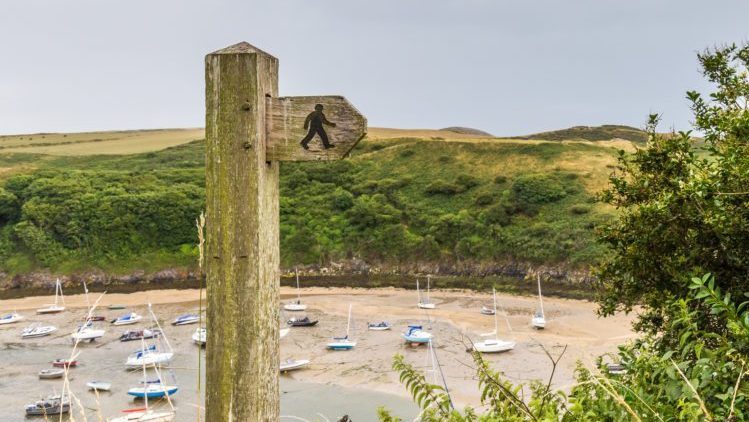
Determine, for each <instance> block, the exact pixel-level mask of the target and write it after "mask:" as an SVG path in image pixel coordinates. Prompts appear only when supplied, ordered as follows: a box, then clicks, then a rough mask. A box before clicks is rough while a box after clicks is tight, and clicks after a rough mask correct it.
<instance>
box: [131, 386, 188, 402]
mask: <svg viewBox="0 0 749 422" xmlns="http://www.w3.org/2000/svg"><path fill="white" fill-rule="evenodd" d="M178 390H179V388H177V387H176V386H167V385H165V386H163V387H162V388H148V389H146V388H143V387H135V388H131V389H130V390H128V391H127V394H128V395H131V396H133V397H135V398H138V399H143V398H146V397H148V398H149V399H158V398H161V397H165V396H167V395H169V396H171V395H173V394H175V393H177V391H178Z"/></svg>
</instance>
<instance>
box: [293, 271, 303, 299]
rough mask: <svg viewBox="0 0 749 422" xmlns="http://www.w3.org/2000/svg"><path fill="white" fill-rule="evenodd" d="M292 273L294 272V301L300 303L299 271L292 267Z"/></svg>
mask: <svg viewBox="0 0 749 422" xmlns="http://www.w3.org/2000/svg"><path fill="white" fill-rule="evenodd" d="M294 274H296V302H297V303H302V294H301V293H300V292H299V271H298V270H297V269H296V267H294Z"/></svg>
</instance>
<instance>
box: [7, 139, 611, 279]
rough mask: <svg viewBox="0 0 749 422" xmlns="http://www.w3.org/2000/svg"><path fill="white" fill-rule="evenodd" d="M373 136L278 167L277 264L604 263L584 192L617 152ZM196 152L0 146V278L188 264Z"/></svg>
mask: <svg viewBox="0 0 749 422" xmlns="http://www.w3.org/2000/svg"><path fill="white" fill-rule="evenodd" d="M372 132H374V133H375V136H377V135H380V136H381V137H380V138H374V139H371V138H370V139H366V140H365V141H362V142H361V143H360V145H359V146H358V147H357V148H356V149H355V150H354V151H353V154H352V156H351V157H350V159H348V160H344V161H341V162H334V163H284V164H283V166H282V180H281V239H282V240H281V252H282V261H283V264H284V265H287V266H291V265H295V264H312V263H321V264H325V263H328V262H330V261H336V260H341V259H350V258H360V259H363V260H365V261H367V262H370V263H375V264H383V265H390V266H400V265H412V264H414V263H417V262H418V263H440V264H441V265H444V266H448V265H463V266H465V265H483V264H486V263H497V262H524V263H533V264H547V265H563V266H565V267H568V268H569V267H575V268H577V267H585V266H587V265H588V264H590V263H591V262H594V261H595V259H597V258H598V257H600V256H601V254H602V253H603V251H602V250H601V249H600V247H599V246H598V245H597V244H596V243H595V242H594V241H593V227H594V226H595V224H596V223H597V222H599V221H602V220H604V219H607V218H609V216H610V214H611V212H612V211H611V210H609V209H606V208H604V207H602V206H601V205H599V204H596V203H595V201H594V195H595V193H596V192H597V191H598V190H600V189H601V188H602V187H603V186H604V185H605V183H606V180H607V175H608V173H609V172H610V171H611V168H612V166H613V165H614V164H615V161H616V160H615V157H616V153H617V150H616V148H611V147H610V146H609V145H607V144H602V145H598V144H594V143H590V142H576V141H561V142H559V141H555V142H548V141H539V140H506V139H497V138H489V137H483V138H472V139H460V138H458V137H451V136H452V135H456V134H452V135H448V136H446V137H442V136H432V134H433V133H432V132H441V131H431V132H430V131H424V132H427V133H426V136H424V135H425V134H424V132H422V133H421V135H422V136H407V137H403V136H400V137H399V136H393V135H395V134H397V131H396V130H381V131H379V133H378V131H377V130H374V131H372ZM415 132H417V131H413V130H412V131H407V132H405V133H407V134H408V135H415ZM161 135H164V134H161ZM193 135H194V134H192V135H190V134H188V133H183V134H182V136H183V141H182V142H185V140H186V139H188V138H189V137H190V136H193ZM463 136H465V135H463ZM35 137H36V136H35ZM55 139H60V138H59V137H57V138H55ZM62 139H65V137H62ZM102 139H103V137H102ZM128 139H130V138H128ZM19 141H20V140H19ZM103 142H107V141H97V142H84V141H81V142H80V143H81V144H90V145H89V146H90V147H91V148H95V149H98V146H99V145H100V144H101V143H103ZM111 142H115V141H111ZM122 142H123V143H124V144H127V143H128V142H130V140H127V139H125V140H122ZM165 142H166V141H165ZM129 145H130V146H132V145H134V144H129ZM78 146H79V143H76V144H72V145H57V146H54V147H55V148H60V150H58V151H63V150H64V149H65V148H77V147H78ZM153 147H154V146H153V145H147V146H146V147H145V148H146V149H147V150H148V149H150V148H153ZM23 148H50V146H41V147H30V146H25V147H23ZM123 148H125V147H123ZM76 151H78V150H76ZM92 151H93V150H92ZM97 152H100V151H97ZM204 153H205V148H204V143H203V142H202V141H193V142H188V143H183V144H182V145H178V146H173V147H169V148H166V149H163V150H160V151H151V152H145V153H140V154H133V155H85V156H84V155H80V154H79V153H78V152H74V153H72V154H70V155H40V154H32V153H26V152H16V150H15V149H13V150H12V152H11V151H10V150H0V168H3V169H5V171H4V172H2V173H0V180H1V181H2V183H3V186H4V187H3V188H2V189H0V267H1V268H0V269H2V270H3V271H5V272H8V273H20V272H26V271H31V270H33V269H37V268H41V267H46V268H51V269H52V270H54V271H61V272H72V271H80V270H86V269H90V268H101V269H104V270H108V271H113V272H126V271H132V270H135V269H146V270H154V269H158V268H162V267H165V266H169V265H187V264H190V263H192V262H194V259H195V255H196V249H195V247H194V242H195V230H194V220H195V217H196V216H197V215H198V213H199V212H200V210H202V209H203V203H204V202H203V201H204V180H203V178H204Z"/></svg>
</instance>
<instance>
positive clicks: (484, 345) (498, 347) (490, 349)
mask: <svg viewBox="0 0 749 422" xmlns="http://www.w3.org/2000/svg"><path fill="white" fill-rule="evenodd" d="M473 348H474V350H476V351H477V352H480V353H502V352H509V351H510V350H512V349H514V348H515V342H514V341H503V340H486V341H482V342H479V343H474V345H473Z"/></svg>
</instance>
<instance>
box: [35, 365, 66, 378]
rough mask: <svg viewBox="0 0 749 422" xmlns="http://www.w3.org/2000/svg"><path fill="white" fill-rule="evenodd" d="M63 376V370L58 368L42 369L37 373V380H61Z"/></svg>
mask: <svg viewBox="0 0 749 422" xmlns="http://www.w3.org/2000/svg"><path fill="white" fill-rule="evenodd" d="M64 374H65V370H64V369H60V368H51V369H42V370H41V371H39V379H40V380H51V379H55V378H62V376H63V375H64Z"/></svg>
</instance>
